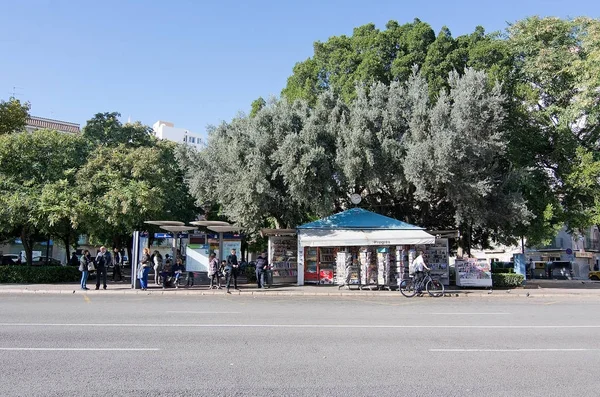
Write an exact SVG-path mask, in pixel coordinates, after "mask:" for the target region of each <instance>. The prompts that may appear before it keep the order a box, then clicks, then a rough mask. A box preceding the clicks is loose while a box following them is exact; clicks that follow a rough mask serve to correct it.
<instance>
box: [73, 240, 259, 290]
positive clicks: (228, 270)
mask: <svg viewBox="0 0 600 397" xmlns="http://www.w3.org/2000/svg"><path fill="white" fill-rule="evenodd" d="M71 260H72V261H76V260H77V261H79V271H81V289H83V290H87V289H89V288H87V279H88V277H89V274H90V272H94V271H95V272H96V273H97V277H96V289H97V290H98V289H100V285H101V284H102V285H103V287H104V289H106V288H107V285H106V280H107V270H108V268H109V267H110V266H112V267H113V281H115V278H116V277H117V276H118V277H119V281H121V280H122V279H123V276H122V274H121V265H122V255H121V253H120V251H119V249H118V248H115V249H114V254H113V256H111V254H110V252H109V251H107V249H106V247H104V246H102V247H100V249H99V250H98V253H97V255H96V257H95V258H92V256H91V254H90V252H89V251H88V250H84V251H83V255H81V257H80V258H77V255H76V254H75V253H73V257H72V258H71ZM268 265H269V264H268V261H267V254H266V253H262V254H261V255H259V256H258V258H257V260H256V282H257V285H258V288H266V283H265V278H266V272H267V270H268ZM208 267H209V269H208V276H209V277H210V286H209V288H210V289H213V288H217V289H221V288H222V286H221V278H225V288H226V291H227V293H228V294H230V293H231V291H230V290H231V284H232V282H233V289H234V290H239V288H238V284H237V279H238V275H239V270H240V262H239V261H238V258H237V254H236V250H235V249H232V250H231V253H230V255H228V256H227V258H226V260H223V261H221V262H219V260H218V259H217V256H216V254H215V253H214V252H213V253H211V254H210V257H209V264H208ZM151 270H154V283H155V284H156V285H161V284H162V287H163V289H165V288H167V287H168V286H169V284H170V283H173V284H174V286H175V288H179V281H180V279H181V277H182V275H183V274H184V273H185V267H184V265H183V262H182V260H181V258H177V260H176V261H175V264H173V263H172V258H170V257H169V255H168V254H167V255H165V258H164V260H163V257H162V255H161V254H160V252H159V251H158V250H156V251H154V253H152V254H151V253H150V249H149V248H147V247H146V248H144V250H143V255H142V259H141V261H140V267H139V269H138V274H137V275H136V276H137V278H138V279H139V280H140V286H141V289H142V291H146V290H147V289H148V275H149V274H150V271H151ZM193 285H194V275H193V273H191V272H190V273H188V281H187V286H193Z"/></svg>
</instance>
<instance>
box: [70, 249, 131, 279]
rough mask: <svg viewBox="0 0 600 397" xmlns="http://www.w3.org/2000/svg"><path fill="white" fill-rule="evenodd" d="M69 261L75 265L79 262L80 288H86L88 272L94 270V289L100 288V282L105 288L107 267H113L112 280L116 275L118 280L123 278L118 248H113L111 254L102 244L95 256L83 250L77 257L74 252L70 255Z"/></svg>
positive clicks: (121, 257)
mask: <svg viewBox="0 0 600 397" xmlns="http://www.w3.org/2000/svg"><path fill="white" fill-rule="evenodd" d="M71 262H72V264H73V265H76V264H77V262H79V271H80V272H81V283H80V286H81V289H82V290H87V289H89V288H88V287H87V280H88V277H89V274H90V272H94V271H95V272H96V289H100V283H101V282H102V285H103V287H104V289H106V287H107V286H106V279H107V271H108V268H109V267H111V266H112V268H113V276H112V279H113V281H116V280H115V278H116V277H117V276H118V277H119V281H122V280H123V275H122V274H121V266H122V264H123V256H122V255H121V252H120V251H119V249H118V248H115V249H114V253H113V255H112V256H111V254H110V252H109V251H107V250H106V247H104V246H102V247H100V249H99V250H98V252H97V254H96V257H95V258H92V255H91V254H90V251H89V250H84V251H83V254H82V255H81V257H79V258H77V254H76V253H75V252H74V253H73V255H72V256H71Z"/></svg>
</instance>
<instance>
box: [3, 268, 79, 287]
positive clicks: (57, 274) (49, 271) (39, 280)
mask: <svg viewBox="0 0 600 397" xmlns="http://www.w3.org/2000/svg"><path fill="white" fill-rule="evenodd" d="M79 280H81V272H80V271H79V270H78V268H76V267H71V266H0V283H2V284H6V283H17V284H49V283H66V282H75V281H79Z"/></svg>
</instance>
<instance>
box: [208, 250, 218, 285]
mask: <svg viewBox="0 0 600 397" xmlns="http://www.w3.org/2000/svg"><path fill="white" fill-rule="evenodd" d="M208 276H209V277H210V286H209V288H208V289H213V288H218V289H221V271H220V269H219V260H218V259H217V255H216V254H215V253H214V252H213V253H212V254H210V256H209V257H208ZM215 279H217V284H216V286H215Z"/></svg>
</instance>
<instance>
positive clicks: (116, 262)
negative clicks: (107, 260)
mask: <svg viewBox="0 0 600 397" xmlns="http://www.w3.org/2000/svg"><path fill="white" fill-rule="evenodd" d="M122 263H123V256H122V255H121V253H120V252H119V249H118V248H115V250H114V252H113V274H112V281H116V280H115V278H116V277H117V276H118V277H119V281H123V275H122V274H121V264H122Z"/></svg>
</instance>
